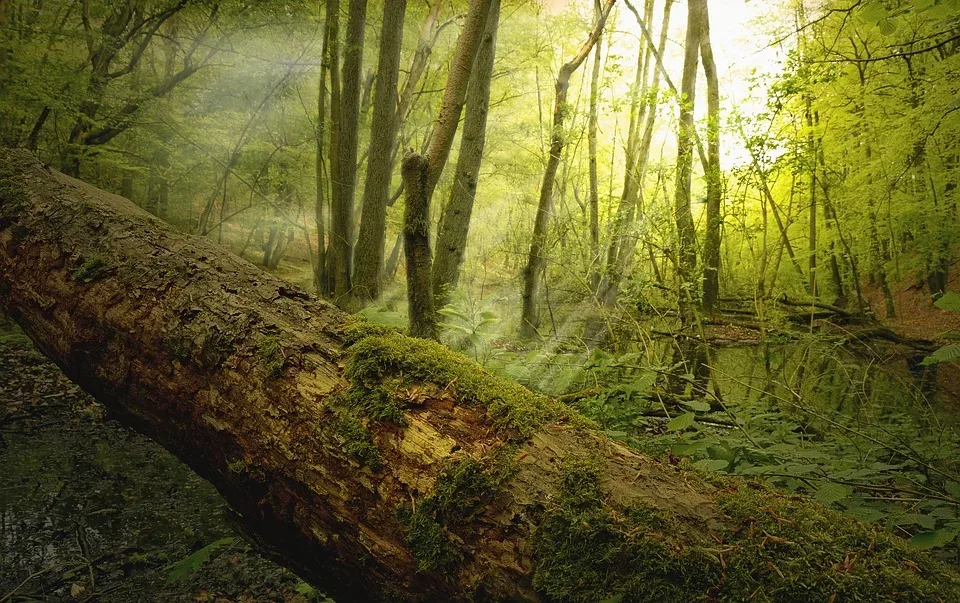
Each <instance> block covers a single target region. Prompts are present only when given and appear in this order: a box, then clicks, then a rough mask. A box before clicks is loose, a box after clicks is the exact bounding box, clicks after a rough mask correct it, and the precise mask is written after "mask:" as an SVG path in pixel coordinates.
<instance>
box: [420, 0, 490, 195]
mask: <svg viewBox="0 0 960 603" xmlns="http://www.w3.org/2000/svg"><path fill="white" fill-rule="evenodd" d="M491 4H493V0H470V8H469V9H468V11H467V18H466V22H465V23H464V25H463V30H462V31H461V32H460V37H459V38H458V39H457V47H456V49H455V50H454V52H453V59H452V61H451V62H450V71H449V73H448V74H447V85H446V87H445V88H444V92H443V102H442V103H441V105H440V112H439V113H438V114H437V119H436V122H435V126H434V128H433V136H432V137H431V138H430V146H429V147H428V148H427V156H426V160H427V184H426V192H427V199H428V200H429V199H430V198H432V197H433V191H434V189H436V188H437V183H438V182H439V181H440V175H441V174H442V173H443V168H444V166H446V164H447V158H448V157H449V156H450V149H451V147H453V139H454V137H455V136H456V134H457V128H458V127H459V125H460V115H461V114H462V113H463V105H464V103H465V102H466V98H467V86H468V85H469V82H470V74H471V72H472V71H473V65H474V63H475V62H476V58H477V51H478V50H479V49H480V41H481V40H482V39H483V32H484V29H486V25H487V15H488V14H489V13H490V5H491Z"/></svg>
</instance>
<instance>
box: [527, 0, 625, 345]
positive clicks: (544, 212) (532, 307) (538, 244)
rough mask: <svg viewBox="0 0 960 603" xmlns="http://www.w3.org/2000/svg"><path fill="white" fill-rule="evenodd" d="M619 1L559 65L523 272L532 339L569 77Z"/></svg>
mask: <svg viewBox="0 0 960 603" xmlns="http://www.w3.org/2000/svg"><path fill="white" fill-rule="evenodd" d="M615 1H616V0H607V1H606V3H605V4H604V5H603V10H602V11H601V13H600V16H599V18H598V19H597V22H596V23H595V24H594V26H593V31H591V32H590V37H589V38H587V41H586V43H585V44H584V45H583V47H582V48H581V49H580V52H579V53H578V54H577V56H575V57H574V58H573V60H572V61H570V62H569V63H566V64H564V65H563V66H562V67H560V72H559V73H558V74H557V82H556V84H555V91H556V100H555V101H554V106H553V128H552V130H551V137H550V155H549V156H548V158H547V167H546V169H545V170H544V173H543V182H542V184H541V185H540V202H539V204H538V205H537V216H536V219H535V220H534V224H533V238H532V241H531V243H530V254H529V256H528V258H527V265H526V268H524V271H523V310H522V314H521V316H520V336H521V337H523V338H525V339H529V338H532V337H534V336H535V335H536V334H537V328H538V327H539V326H540V281H541V279H542V278H543V276H544V274H543V273H544V270H545V269H546V265H547V257H546V243H547V233H548V230H549V226H550V216H551V214H552V213H553V186H554V183H555V181H556V178H557V169H558V168H559V167H560V155H561V153H563V148H564V145H565V144H566V140H565V138H564V119H565V118H566V114H567V110H568V107H567V89H568V88H569V86H570V76H571V75H573V73H574V72H575V71H576V70H577V69H578V68H579V67H580V65H582V64H583V62H584V61H585V60H586V58H587V56H588V55H589V54H590V51H591V50H592V49H593V46H594V44H596V43H597V40H599V39H600V35H601V34H602V33H603V26H604V24H605V23H606V21H607V17H608V16H609V15H610V11H611V9H613V5H614V3H615Z"/></svg>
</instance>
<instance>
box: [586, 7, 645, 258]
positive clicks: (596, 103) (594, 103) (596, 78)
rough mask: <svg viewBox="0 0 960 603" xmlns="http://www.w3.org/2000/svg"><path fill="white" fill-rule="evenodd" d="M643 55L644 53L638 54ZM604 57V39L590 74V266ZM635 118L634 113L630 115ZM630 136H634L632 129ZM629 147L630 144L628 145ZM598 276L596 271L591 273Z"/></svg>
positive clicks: (595, 249) (596, 222) (596, 217)
mask: <svg viewBox="0 0 960 603" xmlns="http://www.w3.org/2000/svg"><path fill="white" fill-rule="evenodd" d="M602 10H603V5H602V4H601V3H600V0H594V2H593V14H594V20H599V19H600V11H602ZM638 54H640V55H642V54H643V53H638ZM602 57H603V38H602V37H601V38H600V39H598V40H597V43H596V47H595V48H594V54H593V70H592V71H591V73H590V111H589V113H590V114H589V117H588V124H587V147H588V155H589V157H588V158H587V163H588V166H587V169H588V172H589V178H590V192H589V196H588V200H587V204H588V207H589V211H588V214H589V220H590V265H591V266H593V265H594V264H595V263H596V262H597V261H598V259H599V258H598V253H599V251H600V177H599V175H598V170H597V131H598V129H599V124H600V71H601V69H600V67H601V63H602ZM630 118H631V120H632V119H633V118H634V115H633V112H632V111H631V115H630ZM630 136H633V131H632V128H631V132H630ZM627 144H628V145H629V143H627ZM591 272H593V273H594V274H596V272H595V271H591Z"/></svg>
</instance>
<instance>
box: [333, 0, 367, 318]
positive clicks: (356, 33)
mask: <svg viewBox="0 0 960 603" xmlns="http://www.w3.org/2000/svg"><path fill="white" fill-rule="evenodd" d="M349 4H350V10H349V13H348V17H347V36H346V39H345V42H344V44H345V46H344V51H343V90H342V96H341V99H340V106H341V108H340V122H339V124H340V127H339V130H340V141H339V149H338V156H337V163H338V168H337V173H336V178H335V179H334V181H333V205H332V206H331V209H330V236H331V238H332V239H333V241H332V245H333V249H334V270H335V273H334V279H335V282H334V292H333V293H334V298H335V299H336V300H337V303H340V304H347V303H348V302H349V295H350V291H351V289H352V276H353V275H352V272H353V239H354V234H353V231H354V228H353V207H354V195H355V192H356V188H357V150H358V147H359V142H360V93H361V91H362V87H363V80H362V76H363V72H362V69H363V43H364V39H363V37H364V29H365V27H364V26H365V24H366V17H367V1H366V0H351V1H350V3H349Z"/></svg>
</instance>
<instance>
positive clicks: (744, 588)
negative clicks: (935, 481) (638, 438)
mask: <svg viewBox="0 0 960 603" xmlns="http://www.w3.org/2000/svg"><path fill="white" fill-rule="evenodd" d="M601 482H602V480H601V475H600V471H599V469H598V468H597V467H596V466H595V465H591V464H590V463H589V462H588V461H583V460H574V461H571V462H568V464H567V466H565V467H564V473H563V477H562V479H561V480H560V483H559V484H558V494H557V497H556V499H555V501H554V504H552V505H551V506H550V507H549V508H548V509H546V511H545V514H544V517H543V518H542V520H541V522H540V525H539V528H538V530H537V533H536V534H535V537H534V539H533V553H534V559H535V573H534V586H535V588H537V590H539V591H540V592H541V593H543V594H544V595H546V596H547V597H548V598H550V599H551V600H555V601H578V602H579V601H582V602H587V601H603V600H616V601H622V602H628V601H660V602H664V601H695V600H711V601H747V600H750V601H803V600H809V601H831V600H836V601H937V600H943V601H954V600H960V582H958V578H957V576H956V574H954V573H953V572H951V571H949V570H945V569H944V568H943V567H941V566H939V565H938V564H937V563H936V562H934V561H932V560H930V559H929V558H927V557H926V556H924V555H922V554H919V553H917V552H915V551H912V550H910V549H909V548H908V547H907V546H906V545H905V543H904V542H903V541H901V540H899V539H897V538H895V537H893V536H891V535H889V534H885V533H879V532H877V531H875V530H872V529H870V528H869V527H867V526H864V525H863V524H861V523H859V522H857V521H855V520H852V519H851V518H849V517H846V516H843V515H842V514H840V513H837V512H834V511H830V510H829V509H826V508H824V507H822V506H820V505H818V504H815V503H810V502H807V501H803V500H798V499H794V498H790V497H788V496H786V495H783V494H778V493H775V492H772V491H767V490H765V489H757V488H754V487H751V486H747V485H745V484H743V482H739V481H730V482H728V483H727V484H726V488H725V489H724V490H722V491H720V493H719V494H718V506H719V510H720V511H721V512H722V513H723V514H724V522H725V523H724V526H725V527H724V528H722V529H720V530H719V531H718V532H717V534H715V536H716V537H717V539H718V540H717V541H713V540H706V541H705V542H701V543H697V542H693V543H691V542H686V541H680V540H678V539H677V535H678V534H681V533H684V530H682V528H683V527H684V526H682V525H680V524H679V523H678V521H679V520H678V518H676V517H674V516H672V515H671V514H670V512H669V511H667V510H664V509H655V508H650V507H645V506H631V507H627V508H622V509H617V508H613V507H611V506H610V505H609V504H605V503H604V493H603V492H602V490H601V486H600V484H601ZM687 538H690V537H689V536H688V537H687Z"/></svg>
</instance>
